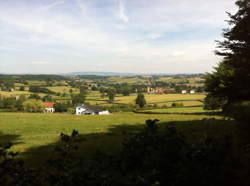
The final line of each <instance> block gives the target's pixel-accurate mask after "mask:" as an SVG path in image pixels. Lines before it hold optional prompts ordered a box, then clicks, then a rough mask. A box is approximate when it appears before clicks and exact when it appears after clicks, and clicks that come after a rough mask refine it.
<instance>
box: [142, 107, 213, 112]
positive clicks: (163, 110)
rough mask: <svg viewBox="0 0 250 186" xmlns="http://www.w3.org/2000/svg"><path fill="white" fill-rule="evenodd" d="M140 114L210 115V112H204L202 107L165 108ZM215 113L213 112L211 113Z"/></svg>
mask: <svg viewBox="0 0 250 186" xmlns="http://www.w3.org/2000/svg"><path fill="white" fill-rule="evenodd" d="M142 112H149V113H210V112H211V111H207V110H204V109H203V107H180V108H178V107H177V108H174V107H173V108H166V109H151V110H142ZM213 112H215V111H213Z"/></svg>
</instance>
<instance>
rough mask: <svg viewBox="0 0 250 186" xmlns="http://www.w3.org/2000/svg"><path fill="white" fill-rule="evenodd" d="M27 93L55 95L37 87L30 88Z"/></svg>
mask: <svg viewBox="0 0 250 186" xmlns="http://www.w3.org/2000/svg"><path fill="white" fill-rule="evenodd" d="M29 91H30V92H34V93H45V94H55V92H53V91H51V90H49V89H47V88H45V87H39V86H31V87H30V88H29Z"/></svg>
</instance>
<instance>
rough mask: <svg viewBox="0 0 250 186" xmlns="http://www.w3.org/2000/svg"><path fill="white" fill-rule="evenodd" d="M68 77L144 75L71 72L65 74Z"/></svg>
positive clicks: (133, 74)
mask: <svg viewBox="0 0 250 186" xmlns="http://www.w3.org/2000/svg"><path fill="white" fill-rule="evenodd" d="M64 75H66V76H80V75H95V76H135V75H142V74H139V73H138V74H136V73H121V72H71V73H66V74H64Z"/></svg>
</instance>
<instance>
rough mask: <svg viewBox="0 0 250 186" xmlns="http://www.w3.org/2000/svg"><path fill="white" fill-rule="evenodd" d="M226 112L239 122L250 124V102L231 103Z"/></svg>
mask: <svg viewBox="0 0 250 186" xmlns="http://www.w3.org/2000/svg"><path fill="white" fill-rule="evenodd" d="M224 112H225V113H226V114H227V115H229V116H231V117H233V118H235V119H236V120H238V121H241V122H244V123H248V124H249V122H250V102H249V101H245V102H235V103H231V104H229V105H228V106H227V108H226V109H225V111H224Z"/></svg>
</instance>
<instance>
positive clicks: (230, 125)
mask: <svg viewBox="0 0 250 186" xmlns="http://www.w3.org/2000/svg"><path fill="white" fill-rule="evenodd" d="M158 125H159V128H160V130H163V129H164V128H165V127H169V126H173V127H175V128H176V129H177V130H178V131H179V132H180V133H181V134H182V135H183V137H184V138H185V139H187V140H188V141H190V142H197V140H203V139H205V138H207V137H212V138H220V137H221V136H226V135H228V136H229V135H230V136H237V130H236V128H235V125H234V121H229V120H219V119H203V120H193V121H175V122H162V123H161V122H160V123H159V124H158ZM144 127H145V126H144V125H142V124H137V125H129V124H123V125H118V126H117V125H113V126H111V127H110V128H109V129H108V131H107V132H103V133H90V134H79V138H78V142H79V143H77V146H78V147H79V148H78V149H77V150H76V151H75V154H76V156H77V157H78V156H79V157H81V158H86V159H91V158H92V157H93V156H94V155H95V154H96V153H97V152H103V153H105V154H107V155H116V154H119V153H120V152H121V149H122V144H123V142H124V141H125V140H126V139H128V138H130V137H131V136H133V135H134V134H136V133H138V132H140V131H142V130H143V129H144ZM72 130H73V128H72ZM76 130H77V129H76ZM59 135H60V134H58V141H56V142H54V143H51V144H48V145H44V146H37V147H32V148H29V149H27V150H26V151H25V152H23V153H21V157H22V158H24V160H25V161H26V162H27V163H28V164H30V165H32V166H33V165H36V166H41V165H42V164H43V163H45V162H46V161H47V160H49V159H51V158H54V157H55V156H58V155H59V154H58V153H57V152H56V151H55V148H56V147H58V146H61V145H62V142H61V141H60V140H59Z"/></svg>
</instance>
